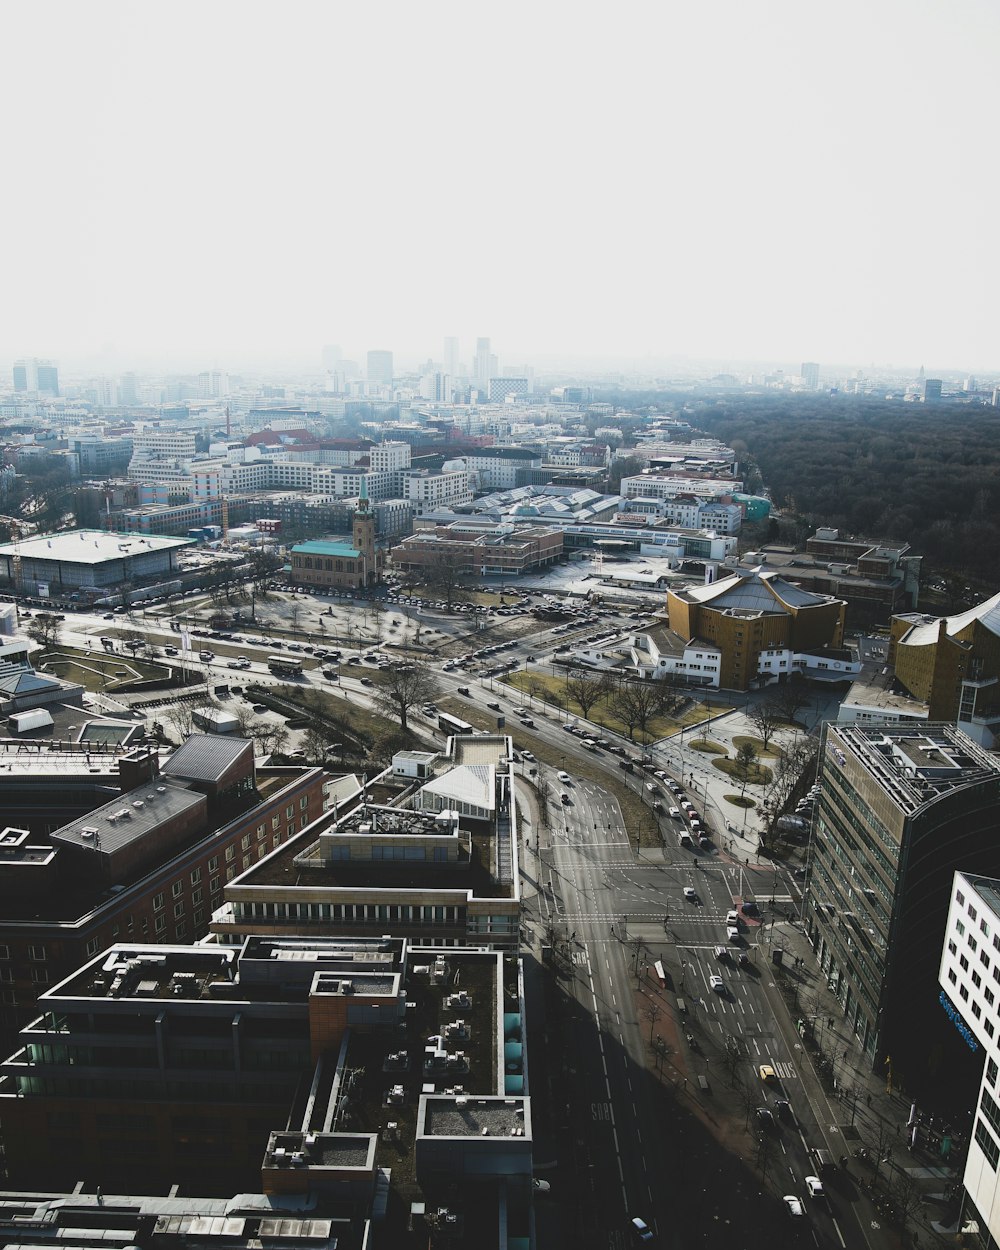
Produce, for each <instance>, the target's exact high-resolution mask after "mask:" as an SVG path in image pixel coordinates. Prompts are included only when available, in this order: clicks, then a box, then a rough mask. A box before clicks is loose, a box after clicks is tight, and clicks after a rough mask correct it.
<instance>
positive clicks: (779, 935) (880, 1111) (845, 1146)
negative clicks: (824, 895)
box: [761, 920, 962, 1246]
mask: <svg viewBox="0 0 1000 1250" xmlns="http://www.w3.org/2000/svg"><path fill="white" fill-rule="evenodd" d="M768 937H769V940H768V942H766V943H762V944H761V951H762V954H763V953H764V952H766V954H767V958H768V959H770V958H771V952H772V951H774V950H775V949H777V948H779V947H780V948H781V949H782V950H783V952H784V955H783V965H782V966H783V969H784V971H783V972H778V970H777V969H774V971H775V974H776V976H775V981H776V983H777V982H780V981H784V982H785V983H786V984H788V983H791V984H793V985H795V986H796V987H797V989H798V1003H799V1015H798V1018H799V1019H804V1018H806V1019H809V1021H810V1023H811V1024H812V1027H813V1029H814V1034H815V1038H816V1041H817V1042H818V1044H819V1047H820V1051H821V1053H822V1054H823V1055H824V1056H825V1057H826V1058H827V1060H828V1061H829V1065H830V1066H829V1069H828V1070H827V1071H826V1072H825V1073H821V1071H820V1066H821V1065H820V1064H819V1063H818V1062H817V1061H818V1058H819V1056H818V1054H817V1052H816V1051H815V1050H814V1049H811V1048H806V1047H803V1049H802V1050H801V1052H800V1056H801V1057H800V1060H799V1062H800V1064H802V1065H806V1064H808V1065H809V1068H810V1075H813V1074H815V1077H816V1078H817V1080H819V1081H821V1083H822V1092H821V1095H820V1097H821V1098H822V1099H823V1100H825V1102H826V1103H827V1105H828V1107H829V1109H830V1111H831V1113H832V1118H831V1120H830V1124H829V1131H828V1137H829V1146H830V1149H831V1152H832V1153H833V1154H834V1155H835V1157H837V1158H840V1157H841V1156H843V1155H844V1154H846V1155H848V1156H849V1160H850V1161H849V1163H848V1171H849V1172H850V1173H851V1175H852V1176H853V1178H854V1179H855V1181H856V1182H859V1183H861V1184H863V1183H864V1182H866V1181H868V1180H870V1179H871V1178H872V1177H873V1175H874V1174H875V1173H874V1168H875V1161H876V1159H877V1158H878V1156H879V1147H880V1146H881V1159H882V1161H881V1163H880V1164H879V1171H878V1175H879V1176H880V1178H881V1181H882V1188H883V1190H884V1189H885V1188H886V1184H888V1187H889V1188H890V1189H894V1190H895V1191H896V1192H897V1194H902V1193H905V1192H906V1191H907V1190H910V1189H911V1188H912V1187H913V1186H916V1189H917V1191H918V1193H919V1199H918V1198H917V1197H916V1195H915V1194H914V1195H911V1198H910V1211H909V1214H908V1218H907V1222H906V1226H907V1230H908V1232H907V1237H906V1242H904V1244H907V1243H910V1242H914V1243H915V1244H919V1245H924V1246H926V1245H934V1244H937V1243H939V1242H940V1243H941V1244H943V1243H944V1241H945V1239H946V1237H945V1232H944V1230H943V1229H942V1227H941V1225H940V1224H939V1223H938V1221H939V1219H940V1218H943V1217H944V1215H945V1203H944V1196H945V1191H946V1190H947V1189H948V1188H949V1187H950V1186H951V1185H954V1184H956V1183H957V1184H960V1183H961V1173H962V1162H961V1160H960V1159H956V1160H955V1161H954V1163H953V1164H952V1165H951V1166H949V1165H948V1164H947V1163H946V1162H945V1161H944V1160H942V1159H940V1158H938V1157H936V1156H934V1155H932V1154H931V1153H929V1152H928V1151H927V1150H926V1149H924V1148H922V1147H919V1146H918V1147H916V1148H913V1149H911V1148H910V1147H909V1145H908V1144H907V1142H908V1132H907V1122H908V1120H909V1116H910V1105H911V1104H910V1099H909V1098H908V1097H906V1096H905V1095H904V1094H902V1093H900V1092H899V1091H898V1090H896V1089H889V1088H888V1084H887V1080H886V1077H885V1076H884V1075H882V1074H881V1073H878V1072H875V1071H873V1070H872V1068H871V1064H870V1061H869V1060H868V1058H867V1056H866V1055H865V1054H864V1053H863V1052H862V1050H861V1047H860V1046H859V1044H858V1042H857V1039H856V1038H855V1037H854V1035H853V1034H852V1033H851V1031H850V1029H849V1027H848V1023H847V1020H846V1019H845V1017H844V1015H843V1011H842V1008H841V1005H840V1003H839V1001H838V1000H837V998H836V996H835V995H834V994H833V992H832V991H831V990H830V989H829V987H828V986H827V983H826V978H825V977H824V975H823V973H822V970H821V969H820V968H819V967H818V965H817V963H816V959H815V956H814V954H813V951H812V948H811V946H810V945H809V941H808V939H807V938H806V935H805V933H804V932H803V931H802V929H801V927H800V926H799V925H797V924H795V923H793V922H791V921H782V920H779V921H777V923H775V924H773V925H772V926H770V928H769V932H768ZM798 960H801V961H802V962H801V963H797V962H796V961H798ZM782 997H783V998H784V1000H785V1009H786V1010H787V1012H788V1014H789V1016H790V1017H791V1022H792V1026H793V1028H794V1027H795V1025H796V1023H797V1021H796V1019H795V1016H796V1011H795V1008H794V1004H792V1003H789V1001H788V999H787V997H785V996H784V995H782ZM775 1007H776V1010H780V1008H779V1007H778V1006H777V1004H775ZM810 1083H811V1082H810ZM831 1085H832V1087H833V1088H832V1089H831ZM821 1119H822V1117H821ZM838 1140H839V1141H841V1142H842V1145H841V1146H840V1148H839V1149H838V1148H837V1146H836V1142H837V1141H838ZM862 1148H864V1149H866V1150H867V1151H868V1159H867V1160H859V1159H858V1158H856V1157H855V1154H854V1152H855V1151H856V1150H859V1149H862ZM887 1231H888V1226H887ZM951 1231H952V1234H953V1230H951ZM914 1233H915V1234H916V1237H917V1238H919V1242H916V1239H915V1237H914ZM948 1240H953V1235H952V1237H951V1238H948Z"/></svg>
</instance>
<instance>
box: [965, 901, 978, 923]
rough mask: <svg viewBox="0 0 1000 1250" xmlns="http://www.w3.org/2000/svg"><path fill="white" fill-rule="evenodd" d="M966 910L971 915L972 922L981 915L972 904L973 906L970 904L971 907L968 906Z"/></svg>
mask: <svg viewBox="0 0 1000 1250" xmlns="http://www.w3.org/2000/svg"><path fill="white" fill-rule="evenodd" d="M966 910H967V911H968V913H969V919H970V920H975V918H976V917H977V916H978V915H979V913H978V912H977V911H976V909H975V908H974V907H973V906H972V904H971V903H970V904H969V906H968V908H967V909H966Z"/></svg>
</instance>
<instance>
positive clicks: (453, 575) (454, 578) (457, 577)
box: [417, 550, 468, 612]
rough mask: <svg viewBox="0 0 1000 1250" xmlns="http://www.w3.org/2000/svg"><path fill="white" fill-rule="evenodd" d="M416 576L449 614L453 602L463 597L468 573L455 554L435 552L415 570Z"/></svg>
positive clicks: (452, 552)
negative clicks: (443, 605) (440, 601)
mask: <svg viewBox="0 0 1000 1250" xmlns="http://www.w3.org/2000/svg"><path fill="white" fill-rule="evenodd" d="M417 576H418V577H419V579H420V583H421V585H422V586H423V587H424V588H425V589H427V590H429V591H433V593H434V594H436V595H439V596H440V597H441V598H442V599H443V600H444V601H445V603H446V604H447V607H448V611H449V612H450V611H451V609H452V605H453V604H454V603H455V602H457V601H458V600H459V599H462V598H464V597H465V586H466V583H467V581H468V573H467V572H466V570H465V568H464V567H463V566H462V565H461V564H460V563H459V560H458V554H457V552H454V551H447V550H442V551H439V552H436V553H435V554H434V555H433V556H432V558H431V559H430V560H428V561H427V563H426V564H424V565H421V567H420V569H419V570H417Z"/></svg>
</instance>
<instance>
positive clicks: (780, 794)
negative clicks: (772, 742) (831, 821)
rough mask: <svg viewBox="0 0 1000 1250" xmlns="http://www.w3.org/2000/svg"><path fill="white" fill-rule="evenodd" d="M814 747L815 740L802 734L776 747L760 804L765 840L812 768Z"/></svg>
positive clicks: (815, 745)
mask: <svg viewBox="0 0 1000 1250" xmlns="http://www.w3.org/2000/svg"><path fill="white" fill-rule="evenodd" d="M818 750H819V746H818V744H817V742H816V741H815V739H813V738H805V737H798V738H797V739H796V740H795V742H793V743H791V744H790V745H788V746H785V745H782V746H779V747H778V748H777V758H776V759H775V761H774V763H773V764H772V766H771V780H770V781H769V782H767V784H766V789H765V792H764V804H763V806H764V807H765V809H766V811H767V813H768V827H767V829H766V831H765V833H764V836H763V840H764V841H765V842H766V841H767V840H768V838H769V837H770V835H771V832H772V830H773V827H774V822H775V821H776V820H777V818H778V816H780V815H781V813H782V811H783V810H784V808H785V806H786V804H787V803H788V801H789V800H790V799H791V797H792V795H793V794H794V793H795V788H796V786H798V784H799V782H800V780H801V778H802V776H803V774H806V773H808V772H809V771H810V770H811V769H813V768H814V767H815V764H816V755H817V752H818Z"/></svg>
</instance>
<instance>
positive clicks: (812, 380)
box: [799, 360, 819, 391]
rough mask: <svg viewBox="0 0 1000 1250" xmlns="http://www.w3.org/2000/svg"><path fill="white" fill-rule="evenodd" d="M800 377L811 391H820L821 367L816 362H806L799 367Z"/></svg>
mask: <svg viewBox="0 0 1000 1250" xmlns="http://www.w3.org/2000/svg"><path fill="white" fill-rule="evenodd" d="M799 377H800V378H801V379H802V381H803V382H804V383H805V385H806V386H807V387H808V388H809V389H810V390H811V391H817V390H819V365H818V364H817V363H816V361H815V360H805V361H803V362H802V364H801V366H800V367H799Z"/></svg>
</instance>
